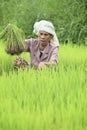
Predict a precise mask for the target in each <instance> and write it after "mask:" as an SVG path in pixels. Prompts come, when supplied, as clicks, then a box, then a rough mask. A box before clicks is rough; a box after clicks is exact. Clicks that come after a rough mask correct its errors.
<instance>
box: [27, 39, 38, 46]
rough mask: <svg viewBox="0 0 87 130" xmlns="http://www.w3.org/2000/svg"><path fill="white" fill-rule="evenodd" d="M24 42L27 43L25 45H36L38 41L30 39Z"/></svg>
mask: <svg viewBox="0 0 87 130" xmlns="http://www.w3.org/2000/svg"><path fill="white" fill-rule="evenodd" d="M25 42H26V43H27V44H32V45H33V44H34V45H35V44H38V39H35V38H30V39H25Z"/></svg>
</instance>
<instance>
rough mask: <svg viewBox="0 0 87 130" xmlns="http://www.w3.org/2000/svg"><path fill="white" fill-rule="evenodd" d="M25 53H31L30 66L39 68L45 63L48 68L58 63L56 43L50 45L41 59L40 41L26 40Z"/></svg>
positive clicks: (43, 52)
mask: <svg viewBox="0 0 87 130" xmlns="http://www.w3.org/2000/svg"><path fill="white" fill-rule="evenodd" d="M25 51H27V52H30V66H31V67H35V68H38V65H39V63H40V62H45V63H46V64H47V65H48V66H49V65H52V64H57V63H58V46H57V45H55V44H54V43H49V44H48V45H47V46H46V47H45V49H44V51H42V56H41V57H40V53H41V52H40V50H39V41H38V39H33V38H31V39H26V40H25Z"/></svg>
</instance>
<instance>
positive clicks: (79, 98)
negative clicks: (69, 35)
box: [0, 41, 87, 130]
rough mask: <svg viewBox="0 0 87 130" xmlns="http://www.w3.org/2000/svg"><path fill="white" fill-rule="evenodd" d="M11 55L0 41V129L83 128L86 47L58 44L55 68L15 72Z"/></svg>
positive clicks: (86, 115)
mask: <svg viewBox="0 0 87 130" xmlns="http://www.w3.org/2000/svg"><path fill="white" fill-rule="evenodd" d="M21 57H22V58H25V59H26V60H27V61H28V60H29V54H28V53H22V54H21ZM15 58H16V56H10V55H7V54H6V52H5V49H4V46H3V42H2V41H0V130H87V47H86V46H85V47H84V46H76V45H71V44H67V45H60V49H59V64H58V66H57V68H56V70H52V69H44V70H42V71H39V70H33V69H29V70H28V71H22V70H19V71H18V73H16V72H15V71H14V69H13V61H14V59H15Z"/></svg>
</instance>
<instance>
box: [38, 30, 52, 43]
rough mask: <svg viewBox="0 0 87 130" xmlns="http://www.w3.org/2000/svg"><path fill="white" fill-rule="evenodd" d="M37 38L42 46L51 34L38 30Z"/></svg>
mask: <svg viewBox="0 0 87 130" xmlns="http://www.w3.org/2000/svg"><path fill="white" fill-rule="evenodd" d="M38 38H39V41H40V44H42V45H43V46H46V45H47V44H48V43H49V42H50V40H51V39H52V38H53V36H52V35H51V34H49V33H47V32H45V31H40V32H39V34H38Z"/></svg>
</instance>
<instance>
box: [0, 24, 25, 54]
mask: <svg viewBox="0 0 87 130" xmlns="http://www.w3.org/2000/svg"><path fill="white" fill-rule="evenodd" d="M0 38H1V39H4V41H5V46H6V52H7V53H8V54H11V55H13V54H20V53H21V52H22V51H23V48H24V39H25V35H24V32H23V31H22V30H21V29H19V28H18V27H17V26H16V25H13V24H8V25H7V27H6V28H5V30H3V31H2V32H1V34H0Z"/></svg>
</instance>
